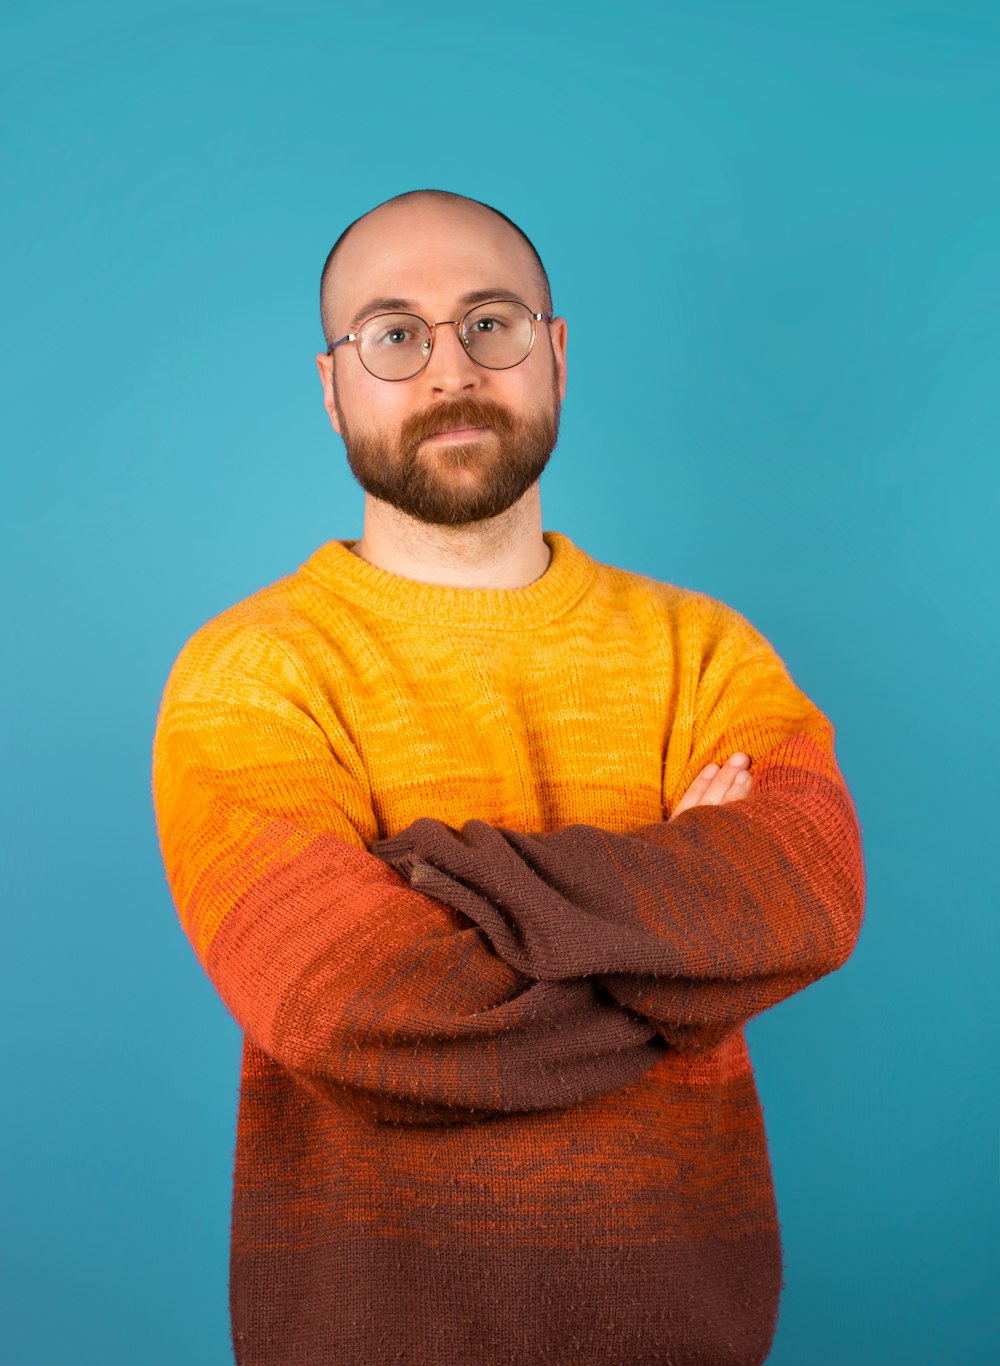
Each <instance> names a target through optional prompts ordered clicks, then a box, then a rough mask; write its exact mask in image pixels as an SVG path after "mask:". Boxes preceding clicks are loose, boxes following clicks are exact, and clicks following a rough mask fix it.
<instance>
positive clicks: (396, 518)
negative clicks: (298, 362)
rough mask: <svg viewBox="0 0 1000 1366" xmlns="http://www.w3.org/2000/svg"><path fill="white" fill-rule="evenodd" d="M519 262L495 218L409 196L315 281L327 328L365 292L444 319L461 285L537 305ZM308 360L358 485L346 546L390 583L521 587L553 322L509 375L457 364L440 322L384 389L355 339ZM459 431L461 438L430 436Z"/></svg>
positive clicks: (555, 412)
mask: <svg viewBox="0 0 1000 1366" xmlns="http://www.w3.org/2000/svg"><path fill="white" fill-rule="evenodd" d="M535 269H536V268H535V265H534V258H533V257H532V254H531V252H530V250H529V248H528V246H527V244H526V243H525V242H524V241H523V240H522V239H521V237H520V236H519V235H518V234H517V233H516V232H515V231H514V229H513V228H511V227H510V225H509V224H507V223H505V222H504V221H503V220H502V219H500V218H497V217H496V215H495V214H492V213H490V212H489V211H488V210H486V209H483V208H482V207H481V206H480V205H474V204H473V205H470V204H466V203H465V202H461V201H460V202H457V203H456V202H454V201H452V202H441V201H434V200H421V199H416V200H409V201H406V202H404V203H401V204H386V205H381V206H380V207H379V208H377V209H375V210H373V211H372V212H371V213H370V214H367V215H366V216H365V217H364V218H363V219H362V220H361V221H360V222H359V223H357V224H356V225H355V227H354V228H353V229H352V230H351V232H350V233H349V234H348V236H347V237H346V238H345V240H344V242H343V244H342V246H341V249H340V251H339V253H338V255H337V258H336V260H335V262H334V265H333V270H332V274H331V278H330V280H329V281H328V289H329V297H330V299H331V300H332V302H333V322H334V329H335V330H334V335H335V336H336V337H340V336H343V335H344V334H345V333H346V332H348V331H349V330H351V328H350V323H351V319H352V318H353V316H354V314H355V312H356V311H357V309H359V308H361V307H363V306H364V304H365V303H366V302H367V301H368V300H369V299H371V298H373V297H375V296H378V295H392V296H397V297H400V298H405V299H409V300H412V301H413V307H412V309H410V310H408V311H411V312H414V313H417V314H419V315H420V316H421V317H423V318H425V319H426V320H427V321H428V322H438V321H439V320H441V319H445V318H455V319H458V318H460V317H461V316H462V314H463V312H465V310H466V307H467V305H463V304H461V303H460V302H459V297H460V295H462V294H463V293H465V292H466V291H469V290H473V289H493V288H500V289H501V296H502V294H503V293H504V292H506V291H507V290H510V291H512V292H514V293H516V294H518V295H520V297H521V298H522V299H524V301H525V302H526V303H527V304H528V305H529V307H531V308H532V309H533V311H535V312H542V311H543V310H544V299H543V298H542V297H541V291H540V288H539V286H538V283H537V281H536V276H535ZM316 366H317V370H318V372H319V378H320V382H321V384H322V386H323V404H324V407H325V408H326V411H327V415H328V416H329V419H330V424H331V426H332V427H333V429H334V431H336V432H337V433H338V434H339V435H340V436H341V437H342V439H343V441H344V444H345V447H346V449H347V455H348V460H349V462H350V464H351V468H352V470H353V472H354V474H355V477H356V478H357V479H358V482H359V483H360V484H361V486H362V487H363V488H364V489H365V493H366V497H365V512H364V531H363V534H362V536H361V539H360V540H358V541H356V542H354V544H353V545H352V546H351V547H350V548H351V549H352V550H353V551H354V553H355V554H356V555H359V556H360V557H361V558H362V559H365V560H368V561H369V562H370V563H372V564H375V565H377V566H379V567H380V568H382V569H385V570H387V571H389V572H390V573H393V574H400V575H402V576H404V577H406V578H411V579H418V580H421V581H423V582H425V583H436V584H447V585H451V586H453V587H469V588H520V587H523V586H525V585H527V584H529V583H532V582H533V581H534V580H535V579H537V578H539V577H540V576H541V575H542V574H543V573H544V572H545V570H546V568H547V566H548V563H549V559H550V552H549V548H548V546H547V545H546V544H545V542H544V540H543V539H542V514H541V502H540V498H539V488H538V479H539V476H540V474H541V472H542V469H543V468H544V466H545V464H546V462H547V460H548V458H549V455H550V454H551V451H552V448H553V447H554V446H555V442H556V436H557V433H558V424H559V411H560V407H561V404H562V401H563V398H564V397H565V393H566V320H565V319H564V318H561V317H556V318H553V319H552V320H551V321H550V322H539V323H536V333H535V343H534V346H533V347H532V349H531V351H530V353H529V354H528V356H527V358H526V359H525V360H524V361H522V362H521V363H520V364H519V365H515V366H512V367H511V368H510V369H508V370H488V369H485V368H484V367H483V366H481V365H477V364H476V363H475V361H473V360H472V359H471V357H470V356H469V354H468V352H467V351H466V349H465V347H464V346H463V345H462V342H461V341H460V339H459V336H458V332H457V329H456V328H454V327H449V326H444V327H439V328H437V329H436V330H435V333H434V346H433V350H432V352H431V356H430V360H429V361H428V363H427V365H426V366H425V367H424V369H423V370H422V371H421V372H420V374H419V375H415V376H414V377H413V378H411V379H407V380H400V381H397V382H394V383H392V382H387V381H385V380H381V379H378V378H376V377H375V376H374V375H371V374H369V372H368V371H367V370H366V369H365V367H364V366H363V365H362V363H361V360H360V358H359V356H358V353H357V346H356V345H355V344H354V343H347V344H345V345H344V346H341V347H338V348H337V350H336V351H335V352H334V354H333V356H328V355H326V354H324V353H320V354H318V355H317V356H316ZM471 424H475V425H477V426H479V425H483V426H485V427H486V428H487V430H486V431H485V432H480V434H479V435H478V436H475V437H471V438H470V439H468V440H458V441H456V440H448V441H432V440H428V439H427V438H429V437H430V436H432V435H433V434H435V433H438V432H441V431H443V430H446V429H448V428H450V427H451V428H453V427H468V426H470V425H471Z"/></svg>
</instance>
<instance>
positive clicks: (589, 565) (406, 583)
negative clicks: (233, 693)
mask: <svg viewBox="0 0 1000 1366" xmlns="http://www.w3.org/2000/svg"><path fill="white" fill-rule="evenodd" d="M542 539H543V540H544V542H545V544H546V545H547V546H548V547H549V549H550V550H551V552H552V558H551V559H550V560H549V563H548V567H547V568H546V570H545V572H544V574H542V575H541V577H540V578H537V579H535V581H534V582H533V583H529V584H526V585H525V586H524V587H523V588H452V587H450V586H447V585H444V584H436V583H423V582H422V581H421V580H419V579H408V578H404V577H403V576H402V575H401V574H390V573H389V572H388V571H387V570H385V569H380V568H379V567H378V566H377V565H374V564H369V562H368V561H367V560H363V559H361V558H360V556H358V555H355V554H354V553H353V551H352V550H350V549H349V547H350V546H353V545H356V544H357V542H356V541H352V540H347V539H341V540H335V541H326V542H324V544H323V545H321V546H320V547H319V548H318V549H317V550H314V551H313V553H312V554H311V555H310V556H309V558H308V559H307V560H305V561H304V562H303V563H302V564H301V565H299V573H301V574H305V575H307V576H309V577H311V578H313V579H316V580H318V581H319V582H320V583H321V584H323V586H324V587H325V588H327V589H329V590H331V591H332V592H334V593H336V594H337V595H338V596H339V597H341V598H344V599H346V600H347V601H349V602H352V603H354V604H356V605H357V606H358V607H361V608H363V609H364V610H365V611H368V612H370V613H371V614H372V615H373V616H376V617H379V616H381V617H395V618H397V619H403V620H407V621H423V622H429V623H433V624H435V625H442V626H457V625H462V626H480V627H491V628H499V629H511V630H523V629H530V628H531V627H534V626H542V625H544V624H545V623H546V622H549V621H552V620H553V619H554V618H555V617H558V616H560V615H561V614H562V613H563V612H566V611H568V610H569V608H571V607H572V606H573V605H574V604H575V603H576V602H578V601H579V600H580V598H581V597H582V596H583V594H584V593H585V592H586V590H587V589H588V587H589V586H590V584H591V582H592V580H593V578H594V575H595V573H596V570H597V562H596V561H595V560H592V559H591V558H590V556H589V555H588V554H587V553H586V552H585V551H583V550H581V549H580V548H579V546H576V545H574V544H573V542H572V541H571V540H570V539H569V537H568V536H564V535H563V533H562V532H561V531H543V532H542Z"/></svg>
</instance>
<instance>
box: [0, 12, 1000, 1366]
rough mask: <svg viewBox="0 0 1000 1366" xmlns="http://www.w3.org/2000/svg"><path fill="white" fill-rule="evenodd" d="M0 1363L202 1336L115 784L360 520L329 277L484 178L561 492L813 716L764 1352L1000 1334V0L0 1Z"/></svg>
mask: <svg viewBox="0 0 1000 1366" xmlns="http://www.w3.org/2000/svg"><path fill="white" fill-rule="evenodd" d="M0 31H2V38H3V41H2V42H0V68H2V77H3V79H2V94H0V100H2V105H0V166H2V176H3V199H4V238H5V246H6V250H5V252H4V259H5V263H6V271H5V284H4V300H3V307H2V310H0V316H2V322H0V326H2V330H3V331H2V344H3V377H4V388H5V394H4V428H5V432H6V439H5V442H4V445H5V447H6V452H7V454H6V457H5V460H4V465H3V484H4V497H3V500H2V517H3V525H2V537H0V544H2V552H3V555H4V557H5V560H6V567H5V571H4V578H3V582H4V583H5V584H6V591H7V599H6V606H5V617H6V626H5V635H6V637H7V640H8V645H9V650H8V653H7V655H6V658H7V666H6V667H5V668H4V669H3V671H2V674H0V689H2V693H3V703H4V715H5V718H6V722H7V724H6V725H5V727H4V750H5V758H4V764H3V769H4V779H5V781H4V783H3V787H2V794H3V795H2V800H3V803H4V812H3V817H4V819H3V826H2V829H3V842H4V846H5V847H4V850H3V856H2V865H0V866H2V877H3V892H4V896H3V903H4V908H5V925H6V933H7V935H8V940H9V942H8V949H7V952H6V953H5V954H4V956H3V957H4V979H5V980H4V989H3V993H2V1009H3V1012H4V1017H5V1023H4V1028H5V1037H6V1038H7V1040H8V1050H7V1054H6V1057H7V1067H8V1082H7V1085H6V1088H5V1091H6V1099H7V1104H6V1106H5V1110H6V1119H5V1123H4V1125H3V1128H2V1135H3V1157H4V1167H3V1170H4V1206H3V1220H2V1226H3V1239H2V1246H3V1267H2V1276H0V1294H2V1296H3V1303H2V1313H0V1335H2V1341H0V1360H2V1361H3V1363H5V1366H54V1363H59V1364H61V1363H66V1366H138V1364H139V1363H141V1366H176V1363H179V1362H184V1363H186V1366H217V1364H218V1363H226V1362H228V1361H231V1348H230V1344H229V1326H228V1305H227V1271H228V1265H227V1259H228V1237H229V1197H230V1182H231V1163H232V1152H233V1144H234V1139H235V1118H236V1101H237V1093H238V1085H239V1050H240V1035H239V1030H238V1027H237V1025H236V1024H235V1021H234V1020H233V1019H232V1017H231V1016H230V1015H229V1014H228V1013H227V1011H226V1009H225V1007H224V1006H223V1005H222V1003H221V1001H220V999H219V998H218V997H217V996H216V994H215V992H214V989H213V988H212V986H211V984H210V983H209V981H208V979H207V978H206V977H205V976H204V974H203V973H202V972H201V969H200V968H199V966H198V964H197V961H196V959H195V957H194V955H193V953H192V951H191V948H190V946H189V945H188V943H187V940H186V939H185V938H184V935H183V933H182V931H181V928H180V925H179V922H178V920H177V916H176V912H175V910H174V908H173V904H172V901H171V898H170V894H169V889H168V887H167V885H166V882H165V878H164V875H163V869H162V864H161V861H160V855H159V850H158V846H157V842H156V835H155V827H154V820H153V810H152V803H151V798H150V791H149V781H150V755H151V741H152V734H153V728H154V724H155V717H156V709H157V706H158V703H159V697H160V693H161V690H162V687H163V684H164V682H165V679H166V675H167V672H168V670H169V667H170V665H171V663H172V661H173V659H174V657H175V655H176V653H177V651H178V650H179V648H180V646H181V644H182V643H183V641H184V640H185V639H186V638H187V637H188V636H189V635H190V634H191V633H192V632H193V631H194V630H195V629H196V628H197V627H198V626H199V625H201V624H202V623H203V622H204V621H205V620H207V619H208V618H209V617H211V616H213V615H215V614H216V613H217V612H219V611H221V610H223V609H224V608H225V607H227V606H229V605H230V604H232V603H233V602H235V601H237V600H238V599H240V598H242V597H245V596H246V595H247V594H249V593H251V592H253V591H255V590H256V589H257V588H259V587H262V586H263V585H264V584H266V583H269V582H271V581H273V580H274V579H275V578H277V577H279V576H280V575H282V574H285V573H288V572H290V571H291V570H292V569H294V568H295V567H296V566H297V565H298V564H299V563H301V561H302V560H303V559H305V558H306V556H307V555H308V554H309V553H310V552H311V551H312V550H313V549H314V548H315V547H316V546H318V545H319V544H320V543H322V542H323V541H325V540H327V539H330V538H332V537H347V536H355V537H356V536H359V535H360V533H361V516H362V507H363V494H362V491H361V489H360V488H359V487H358V485H357V484H356V483H355V482H354V480H353V478H352V476H351V474H350V471H349V469H348V466H347V462H346V459H345V456H344V451H343V446H342V444H341V442H340V439H339V438H338V437H337V436H336V435H335V434H334V433H333V431H332V430H331V428H330V425H329V422H328V419H327V417H326V414H325V412H324V410H323V407H322V402H321V390H320V386H319V381H318V378H317V374H316V366H315V361H314V357H315V354H316V352H317V350H319V349H321V346H322V334H321V330H320V322H319V311H318V283H319V273H320V269H321V267H322V264H323V261H324V259H325V256H326V253H327V252H328V250H329V248H330V246H331V245H332V243H333V241H334V240H335V238H336V237H337V236H338V234H339V233H340V231H341V230H342V229H343V228H344V227H345V226H346V225H347V223H348V222H350V221H351V220H352V219H353V218H355V217H357V216H358V215H359V214H361V213H363V212H365V211H366V210H367V209H369V208H371V207H373V206H374V205H375V204H377V203H379V202H380V201H381V200H383V199H386V198H388V197H390V196H391V195H394V194H397V193H399V192H400V191H402V190H406V189H414V188H421V187H435V188H444V189H452V190H456V191H459V192H460V193H463V194H467V195H470V196H473V197H475V198H478V199H482V200H484V201H486V202H487V203H489V204H493V205H495V206H496V207H498V208H499V209H501V210H502V211H503V212H504V213H506V214H508V215H509V216H510V217H512V218H513V219H514V220H515V222H517V223H518V224H520V226H522V227H523V228H524V230H525V231H526V232H527V233H528V234H529V236H530V237H531V238H532V239H533V241H534V242H535V244H536V246H537V247H538V249H539V251H540V253H541V256H542V259H543V261H544V262H545V265H546V267H547V269H548V271H549V275H550V278H551V281H552V287H553V296H554V305H555V310H556V312H557V313H558V314H560V315H562V316H563V317H565V318H566V319H567V323H568V329H569V336H568V359H569V384H568V391H567V396H566V402H565V405H564V407H563V413H562V427H561V432H560V440H559V445H558V447H557V449H556V451H555V453H554V455H553V458H552V461H551V463H550V465H549V468H548V469H547V470H546V472H545V474H544V476H543V479H542V485H541V492H542V507H543V524H544V526H545V528H546V529H549V528H554V529H558V530H562V531H564V532H565V533H566V534H568V535H569V536H570V537H571V538H572V539H573V540H574V541H575V542H577V543H578V544H579V545H581V546H582V547H583V548H584V549H585V550H586V551H587V552H588V553H590V554H591V555H593V556H594V557H595V558H598V559H601V560H604V561H607V562H611V563H614V564H618V565H621V566H623V567H625V568H629V569H633V570H636V571H638V572H640V573H644V574H649V575H652V576H655V577H657V578H660V579H664V580H669V581H671V582H675V583H679V584H683V585H686V586H690V587H694V588H698V589H702V590H704V591H706V592H708V593H711V594H713V595H714V596H717V597H720V598H722V599H723V600H725V601H727V602H729V603H731V604H732V605H733V606H735V607H737V608H738V609H739V610H740V611H741V612H743V613H744V614H745V615H746V616H747V617H748V618H749V619H750V620H751V621H752V622H754V624H755V625H757V626H758V627H759V628H760V629H761V630H762V631H763V632H764V633H765V634H766V635H767V636H768V637H769V638H770V640H771V641H772V642H773V643H774V645H775V647H776V648H777V649H778V651H779V653H781V655H782V656H783V658H784V659H785V660H786V661H787V663H788V665H789V667H790V669H791V671H792V674H793V676H794V677H795V679H796V681H797V682H799V684H800V685H801V686H802V687H803V688H804V689H805V690H806V692H808V693H809V695H810V696H812V697H813V698H814V699H815V700H816V702H817V703H818V704H819V705H820V706H821V707H822V708H823V709H824V711H826V712H827V714H828V715H829V716H830V717H831V718H832V720H833V721H834V724H835V726H836V728H837V748H838V756H839V759H840V762H841V766H842V768H843V770H844V772H845V775H846V777H847V779H848V782H849V784H850V786H851V789H852V791H853V793H854V796H855V799H856V802H857V805H858V811H859V815H860V818H861V822H862V828H863V831H864V836H865V853H866V864H867V870H868V902H867V909H866V918H865V925H864V928H863V930H862V934H861V938H860V940H859V943H858V947H857V949H856V951H855V954H854V956H853V958H852V959H851V960H850V962H849V963H848V964H847V965H846V966H845V967H844V968H843V969H842V970H841V971H840V972H838V973H836V974H833V975H832V976H831V977H829V978H826V979H823V980H822V981H820V982H818V983H816V984H814V985H813V986H812V987H810V988H809V989H808V990H806V991H804V992H801V993H799V994H798V995H796V996H795V997H793V998H791V999H789V1000H788V1001H786V1002H784V1003H782V1004H781V1005H779V1006H778V1007H776V1008H774V1009H773V1010H771V1011H768V1012H765V1014H764V1015H762V1016H760V1017H759V1018H757V1019H755V1020H754V1021H752V1022H751V1024H750V1026H749V1027H748V1030H747V1037H748V1041H749V1044H750V1050H751V1055H752V1057H753V1061H754V1066H755V1069H756V1075H757V1082H758V1086H759V1088H760V1093H761V1098H762V1101H763V1104H764V1108H765V1120H766V1124H767V1130H768V1137H769V1143H770V1148H771V1154H772V1160H773V1166H774V1175H775V1184H776V1189H777V1196H778V1204H779V1213H780V1218H781V1224H782V1231H783V1239H784V1246H785V1257H786V1285H785V1290H784V1292H783V1297H782V1306H781V1317H780V1322H779V1327H778V1333H777V1337H776V1340H775V1344H774V1350H773V1352H772V1355H771V1358H770V1360H771V1362H773V1363H775V1366H803V1363H808V1366H842V1363H843V1362H845V1361H850V1362H852V1363H853V1364H854V1366H881V1363H885V1362H887V1361H898V1362H906V1363H908V1366H925V1364H926V1366H937V1363H947V1366H963V1364H968V1366H972V1364H973V1363H976V1364H979V1363H983V1364H984V1366H985V1363H987V1362H993V1361H996V1360H998V1359H1000V1355H998V1350H1000V1327H998V1319H997V1313H998V1311H997V1303H998V1279H1000V1278H998V1274H997V1273H998V1246H1000V1242H998V1237H997V1234H998V1212H1000V1209H998V1207H1000V1171H998V1157H1000V1153H998V1133H1000V1092H998V1074H1000V1064H998V1057H1000V1049H998V1044H1000V1037H998V1027H997V1026H998V1010H997V1005H996V990H995V975H996V971H995V963H996V957H997V947H998V943H997V939H998V936H997V896H996V875H995V862H994V856H993V854H992V852H991V851H992V850H993V849H995V826H996V822H997V802H996V796H995V790H996V779H995V771H996V767H997V760H998V757H1000V756H998V744H997V731H996V724H995V712H996V698H997V684H996V678H997V662H998V661H997V622H998V593H997V586H998V584H997V580H998V572H997V556H996V548H995V547H996V531H995V523H996V519H997V512H998V506H1000V502H998V497H997V494H998V473H997V466H998V459H997V452H998V441H997V436H998V416H1000V323H998V318H1000V283H998V279H1000V267H998V243H1000V170H998V166H1000V157H998V122H1000V121H998V112H1000V108H998V106H1000V96H998V91H1000V6H998V5H997V4H982V3H980V4H972V3H962V2H961V0H959V3H947V4H946V3H944V0H940V3H909V4H908V3H905V2H904V3H894V4H887V3H882V2H881V0H864V2H863V3H859V2H858V0H836V3H834V2H833V0H827V2H826V3H818V4H805V5H803V4H802V3H778V2H777V0H764V2H763V3H752V2H751V3H738V2H736V0H734V2H733V3H722V2H721V0H707V2H706V3H703V4H673V3H655V2H654V0H648V2H647V0H621V3H615V4H592V3H587V2H586V0H583V2H582V3H581V0H572V3H570V0H532V3H530V4H529V3H525V0H508V2H507V3H505V4H503V5H498V6H495V7H485V6H484V7H476V6H470V5H468V4H462V3H457V2H456V0H440V2H439V3H437V4H436V5H434V6H432V7H427V6H422V5H414V4H404V3H400V2H399V0H386V2H385V3H379V0H367V3H365V4H363V5H358V4H354V3H351V4H347V3H342V2H341V0H330V3H327V4H326V5H322V6H316V5H308V6H307V5H301V4H297V3H292V4H285V5H281V6H279V5H277V4H275V5H264V4H258V3H255V2H254V0H249V2H246V0H241V3H239V4H237V3H235V0H233V2H232V3H230V0H198V3H194V0H180V3H173V4H169V5H166V6H164V5H162V4H158V5H152V4H145V3H142V2H141V0H140V2H139V3H136V2H135V0H132V2H131V3H128V4H125V3H107V2H105V3H101V0H97V3H95V4H92V5H88V6H70V5H67V4H65V3H55V4H51V5H48V6H45V7H42V8H39V7H37V6H28V5H27V4H24V3H20V2H19V0H13V2H12V3H9V4H8V5H7V6H6V8H5V12H4V16H3V19H2V30H0Z"/></svg>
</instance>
